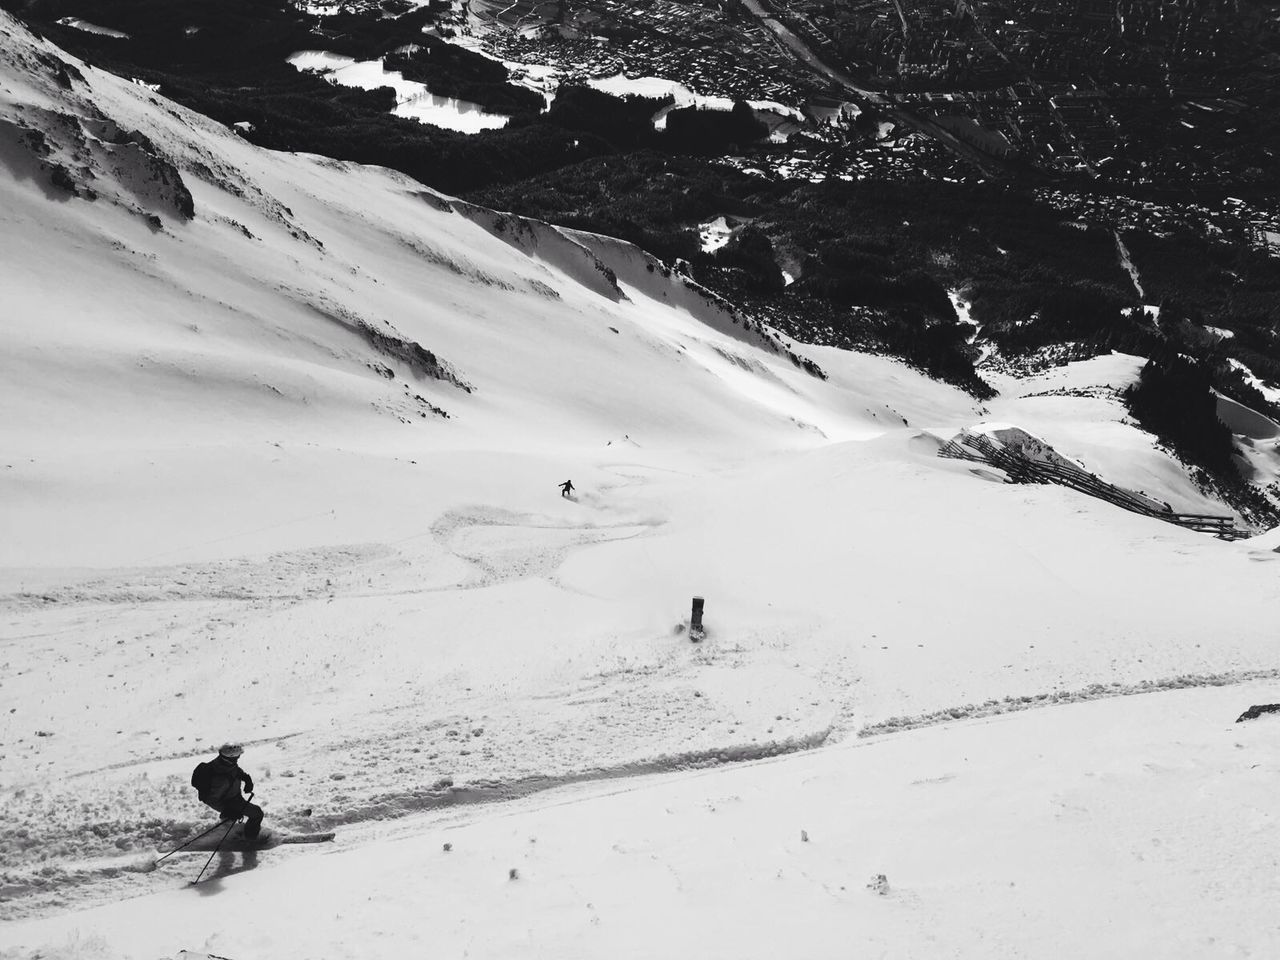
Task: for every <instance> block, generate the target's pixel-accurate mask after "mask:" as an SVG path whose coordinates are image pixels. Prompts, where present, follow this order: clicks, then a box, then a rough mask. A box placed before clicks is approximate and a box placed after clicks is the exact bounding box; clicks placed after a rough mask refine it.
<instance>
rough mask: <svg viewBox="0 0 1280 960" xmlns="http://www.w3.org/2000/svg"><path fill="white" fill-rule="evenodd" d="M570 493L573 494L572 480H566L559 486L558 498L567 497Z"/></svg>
mask: <svg viewBox="0 0 1280 960" xmlns="http://www.w3.org/2000/svg"><path fill="white" fill-rule="evenodd" d="M571 493H573V481H572V480H566V481H565V482H564V483H562V484H560V496H562V497H567V496H569V494H571Z"/></svg>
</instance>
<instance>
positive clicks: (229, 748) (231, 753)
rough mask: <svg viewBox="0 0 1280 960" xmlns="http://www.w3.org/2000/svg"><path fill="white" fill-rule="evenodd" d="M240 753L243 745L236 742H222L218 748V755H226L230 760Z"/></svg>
mask: <svg viewBox="0 0 1280 960" xmlns="http://www.w3.org/2000/svg"><path fill="white" fill-rule="evenodd" d="M242 753H244V747H242V746H240V744H238V743H224V744H223V745H222V746H220V747H219V748H218V756H220V757H227V758H229V759H231V760H234V759H236V757H238V756H240V755H241V754H242Z"/></svg>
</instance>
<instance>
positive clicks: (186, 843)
mask: <svg viewBox="0 0 1280 960" xmlns="http://www.w3.org/2000/svg"><path fill="white" fill-rule="evenodd" d="M220 826H222V821H221V820H219V821H218V822H217V823H215V824H214V825H213V826H212V827H210V828H209V829H208V830H206V831H204V832H203V833H200V834H197V835H196V836H194V837H192V838H191V839H190V840H183V841H182V843H180V844H178V846H176V847H174V848H173V849H172V850H170V851H169V852H168V853H166V854H165V855H164V856H163V857H159V858H157V859H156V866H159V865H160V864H162V863H164V862H165V861H166V860H168V859H169V858H170V857H172V856H173V855H174V854H175V853H177V852H178V851H179V850H185V849H186V848H187V847H189V846H191V844H193V843H195V842H196V841H197V840H199V839H200V838H201V837H207V836H208V835H209V834H211V833H213V831H215V830H217V829H218V828H219V827H220Z"/></svg>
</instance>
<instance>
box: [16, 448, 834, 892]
mask: <svg viewBox="0 0 1280 960" xmlns="http://www.w3.org/2000/svg"><path fill="white" fill-rule="evenodd" d="M618 476H619V477H621V478H622V481H623V484H624V485H629V484H634V483H643V477H642V476H641V475H640V474H636V473H633V474H630V475H628V474H626V473H623V472H621V471H619V472H618ZM662 523H663V521H662V520H660V519H653V518H650V519H646V520H643V521H641V522H620V523H616V524H612V525H605V526H596V525H594V524H592V523H590V522H583V523H578V524H574V523H568V522H564V521H563V520H560V519H556V518H551V517H539V516H531V515H522V514H517V513H514V512H511V511H508V510H504V509H500V508H496V507H486V506H480V505H477V506H472V507H464V508H459V509H455V510H451V511H448V512H446V513H445V514H444V515H442V516H441V517H440V518H439V519H438V520H437V521H436V522H435V523H434V524H432V526H431V529H430V534H429V537H428V540H429V544H428V545H427V546H426V547H425V548H424V547H423V546H422V545H421V543H420V540H421V538H415V537H410V538H407V539H406V540H404V541H402V542H401V543H400V544H399V545H397V546H395V547H393V546H387V545H375V544H366V545H349V546H343V547H337V548H323V549H310V550H301V551H295V552H284V553H278V554H273V555H271V556H269V557H266V558H264V559H237V560H228V561H218V562H212V563H200V564H180V565H175V566H170V567H157V568H144V569H138V570H121V571H115V572H113V573H110V574H104V575H100V576H97V577H93V578H91V579H86V580H79V581H75V582H72V583H66V584H62V585H57V586H51V587H49V588H47V589H43V590H39V591H19V592H16V593H12V594H9V595H7V596H3V597H0V615H5V616H17V617H20V618H21V622H23V623H28V624H32V623H33V624H35V625H37V626H36V629H34V630H31V631H30V632H27V633H24V634H23V635H22V637H21V638H22V639H27V640H30V639H32V638H37V637H43V638H51V639H55V638H61V639H64V640H65V639H66V638H67V637H68V636H69V635H76V634H82V635H83V638H82V639H80V640H79V641H78V646H79V647H80V648H81V649H82V650H83V651H84V655H83V658H82V659H81V658H76V660H77V661H78V663H79V666H80V667H81V669H84V670H85V672H86V676H87V677H88V676H92V675H93V674H94V673H96V672H97V671H98V669H99V665H98V661H99V660H100V659H101V658H102V657H104V656H105V657H109V656H110V655H111V653H112V652H113V647H115V646H117V645H118V646H120V647H123V648H127V649H133V648H137V647H139V646H147V647H150V646H153V645H154V646H155V647H156V649H157V650H158V651H160V652H161V653H162V656H163V655H165V654H166V653H167V654H170V655H172V654H173V653H174V652H175V651H178V650H181V649H186V648H190V647H193V646H197V645H199V644H202V643H203V644H208V643H210V642H214V643H217V642H218V638H220V637H229V636H230V635H231V633H233V632H235V633H239V634H241V635H243V634H245V633H246V632H247V631H249V630H250V629H251V627H250V624H251V623H254V622H255V621H256V622H261V621H263V620H269V619H270V618H271V617H273V616H277V615H279V614H280V613H281V612H282V611H291V612H294V613H299V611H305V610H307V609H310V608H314V607H315V606H325V605H328V604H331V603H333V602H334V600H335V599H342V600H347V601H360V600H378V599H386V598H392V597H412V596H414V595H423V594H432V593H447V592H451V591H472V590H498V589H501V588H503V587H506V586H509V585H512V584H516V583H520V582H522V581H528V580H541V581H545V582H547V583H548V584H551V585H552V586H553V587H557V588H558V587H559V585H558V582H557V579H556V572H557V570H558V569H559V567H560V565H561V564H562V563H563V562H564V560H565V558H566V557H567V556H569V555H570V554H571V553H572V552H573V551H575V550H578V549H581V548H583V547H589V546H593V545H597V544H601V543H607V542H610V541H617V540H623V539H631V538H636V537H642V536H645V535H646V534H648V533H650V532H651V531H653V530H655V529H658V528H660V527H661V525H662ZM446 558H454V559H456V560H457V561H458V562H459V564H458V568H450V569H449V572H447V573H445V572H440V570H441V561H442V560H443V559H446ZM423 566H425V567H426V568H427V574H428V575H427V576H426V577H425V580H426V582H425V583H419V584H418V585H414V586H409V585H408V583H407V581H415V580H418V579H419V575H420V574H421V573H422V567H423ZM459 568H462V571H463V572H462V573H461V575H459ZM432 571H436V573H435V575H434V576H433V575H432ZM566 589H567V588H566ZM300 615H305V614H300ZM140 625H146V626H149V627H150V629H144V630H141V631H138V632H132V633H131V635H128V637H127V639H125V636H126V635H127V634H130V632H131V631H137V628H138V627H139V626H140ZM268 632H269V631H268ZM117 634H119V635H120V637H121V638H120V639H117V640H116V641H115V643H114V644H107V645H106V646H105V647H104V646H103V645H102V643H101V638H102V637H103V636H104V635H105V636H106V637H113V636H116V635H117ZM676 639H678V640H679V641H680V643H681V644H682V645H683V646H684V647H686V648H688V649H690V650H691V656H690V657H689V658H687V659H683V658H682V660H681V661H679V662H675V663H666V664H661V663H657V664H655V663H638V662H637V663H633V662H632V661H630V660H629V659H628V658H627V657H626V656H625V655H622V656H617V657H615V658H614V662H615V666H614V667H613V668H612V669H606V670H604V671H602V672H600V673H598V674H597V675H595V676H594V677H588V678H585V679H576V680H570V682H569V683H568V685H567V686H564V685H562V686H561V688H560V689H558V690H557V689H555V688H551V689H549V690H546V691H543V692H539V693H536V694H534V695H532V697H531V698H530V699H528V700H524V701H523V702H517V703H515V704H514V705H513V706H512V709H510V710H509V711H503V710H502V709H501V707H500V706H499V705H496V704H493V703H490V704H488V705H486V708H485V709H484V712H483V714H482V715H476V714H474V713H472V712H470V711H467V712H465V713H463V714H461V715H459V714H457V713H451V712H444V713H440V712H438V711H436V710H433V709H432V704H431V703H425V704H424V703H423V702H422V701H421V700H420V699H419V698H417V697H410V698H408V699H407V700H404V699H401V700H400V701H399V702H396V698H395V697H394V696H389V697H386V698H383V697H379V706H378V707H377V708H375V709H373V710H372V711H370V712H369V713H368V714H367V715H366V717H365V719H364V721H363V722H362V723H361V725H360V730H359V735H358V736H348V737H341V736H338V737H337V738H336V742H335V734H334V731H331V730H324V729H321V730H300V731H298V730H294V731H288V732H283V733H280V734H278V735H271V736H266V737H263V738H261V740H259V741H258V742H257V743H253V742H250V743H249V744H248V746H249V748H250V750H251V751H252V752H253V754H259V755H260V754H261V752H262V750H263V749H264V748H268V747H269V748H270V750H271V751H272V752H274V753H276V754H277V755H278V756H281V757H282V758H284V760H287V766H285V767H284V768H283V769H282V768H281V767H280V766H278V765H277V764H275V763H269V765H266V766H264V767H257V766H256V765H255V764H254V763H249V764H247V766H249V767H250V768H251V769H255V768H256V771H257V772H256V774H255V775H256V777H257V783H258V784H259V785H260V789H261V788H263V787H268V788H269V793H270V796H271V804H270V805H269V806H268V816H269V820H270V822H271V823H273V824H275V825H277V826H281V827H283V828H284V829H287V830H294V831H307V830H311V829H322V828H332V827H334V826H339V825H343V824H351V823H359V822H362V821H368V820H382V819H387V818H396V817H401V816H404V815H406V814H412V813H417V812H421V811H426V810H434V809H439V808H445V807H452V806H456V805H459V804H474V803H487V802H493V801H500V800H509V799H513V798H516V797H522V796H527V795H529V794H531V793H535V792H539V791H542V790H546V789H549V788H552V787H556V786H561V785H565V784H571V783H580V782H584V781H593V780H600V779H614V778H618V777H628V776H639V775H644V774H651V773H657V772H662V771H670V770H678V769H689V768H694V767H699V766H705V765H709V764H719V763H728V762H737V761H742V760H750V759H756V758H759V757H765V756H774V755H778V754H784V753H788V752H793V751H795V750H802V749H808V748H811V747H814V746H817V745H819V744H821V743H823V742H824V741H825V740H826V739H827V737H828V736H829V734H830V733H831V726H830V725H829V723H828V724H823V723H822V722H821V718H820V717H819V718H817V719H815V718H814V717H812V716H811V715H809V714H807V713H806V712H805V711H803V710H799V711H796V713H797V719H798V722H797V723H792V724H788V723H786V722H785V721H783V719H782V717H781V716H779V718H778V720H779V722H778V726H779V728H785V729H787V731H788V732H787V733H785V734H780V735H779V736H776V737H763V738H756V737H749V736H746V735H739V734H738V733H737V724H736V723H732V722H730V723H725V722H723V718H722V717H719V716H717V714H716V708H715V707H714V706H713V704H712V700H711V699H710V698H708V697H703V696H702V695H701V693H699V692H697V691H693V692H692V694H693V695H692V696H689V695H686V696H683V697H677V696H673V693H675V690H676V689H678V688H679V687H680V686H682V685H683V684H684V683H685V681H686V680H687V679H688V678H687V676H685V679H684V680H682V675H687V673H688V670H689V668H690V667H692V668H693V669H694V670H697V669H699V668H700V667H702V666H705V665H706V664H708V663H709V662H711V661H712V660H714V659H715V658H716V657H717V656H718V654H716V653H714V652H713V648H712V647H711V645H709V644H708V645H706V646H703V647H690V645H688V643H687V641H685V640H683V639H680V638H676ZM43 652H45V651H44V649H43V648H42V647H40V646H36V647H31V648H27V649H26V650H25V651H24V654H25V656H26V657H28V658H30V659H29V660H28V661H27V662H28V663H30V662H34V661H36V660H38V659H39V657H40V655H41V654H42V653H43ZM730 656H732V655H730ZM233 659H234V658H233ZM17 666H18V670H17V672H18V674H19V675H21V674H22V673H23V672H24V668H23V666H21V665H20V664H17ZM70 668H71V664H70V663H69V662H68V663H67V664H66V666H65V669H70ZM103 669H105V668H103ZM107 675H108V676H111V675H112V674H110V673H108V674H107ZM86 682H89V681H86ZM673 682H674V683H675V684H676V685H677V688H673V687H672V683H673ZM195 685H196V684H192V686H195ZM176 695H178V696H181V695H182V694H181V693H179V694H176ZM388 701H389V703H388ZM708 728H710V732H709V733H708V732H707V731H708ZM673 729H674V730H675V731H677V732H676V733H675V734H674V735H673ZM771 729H772V728H771ZM679 731H688V733H683V734H682V733H680V732H679ZM144 732H145V731H144ZM59 735H61V736H65V735H66V732H65V731H57V732H53V731H51V732H50V733H49V736H50V737H54V736H59ZM21 739H22V738H19V743H20V742H21ZM159 739H160V738H158V737H157V738H155V740H156V741H158V740H159ZM179 739H182V738H179ZM682 740H683V741H685V742H686V744H687V746H686V747H685V748H683V749H681V748H680V747H679V744H680V742H681V741H682ZM37 743H39V741H37ZM673 745H674V748H673ZM177 746H178V749H170V750H165V749H163V747H162V746H160V745H159V744H157V743H155V742H154V741H148V740H146V739H145V738H144V740H143V742H142V743H141V744H138V745H137V746H136V747H135V749H134V751H133V753H134V757H133V759H131V760H126V761H122V762H117V763H113V764H109V765H104V766H93V767H90V768H88V769H83V770H80V771H78V772H75V773H72V774H70V775H65V771H63V773H64V777H63V779H61V780H50V779H46V777H47V776H48V774H51V773H53V771H52V770H42V769H40V768H39V766H38V762H37V763H36V764H31V765H28V764H25V763H23V762H22V758H20V757H14V756H12V755H11V756H10V757H9V758H0V768H3V769H4V770H5V774H6V779H7V780H8V781H9V782H10V783H13V781H14V780H15V779H17V780H19V781H20V785H18V786H16V787H15V788H14V789H12V790H9V791H6V795H5V797H4V799H5V803H6V819H5V823H4V824H3V825H0V853H2V854H3V859H4V861H5V867H4V869H3V870H2V871H0V903H3V907H0V916H19V915H23V916H25V915H33V914H37V915H38V914H41V913H44V912H46V911H50V910H57V909H63V908H65V907H66V906H67V905H68V904H70V903H77V904H79V903H82V902H85V903H87V902H95V901H98V900H100V899H110V898H114V897H118V896H121V895H126V894H125V893H124V892H123V891H124V890H125V889H127V890H128V891H129V895H132V894H134V893H137V892H139V891H138V890H137V889H136V888H137V887H138V886H142V887H143V888H146V889H152V888H155V886H156V885H160V886H163V885H164V884H165V883H167V882H169V881H168V880H167V879H166V874H165V873H164V872H163V871H161V872H160V873H157V874H156V875H155V876H154V877H151V876H148V872H149V864H150V862H151V857H150V855H149V854H148V853H146V852H144V851H150V850H154V849H157V848H161V847H166V846H172V845H173V844H175V843H177V842H180V841H181V840H182V839H184V838H186V837H188V836H190V835H192V834H193V833H194V832H197V831H198V830H199V829H203V827H204V825H205V821H203V820H201V819H200V818H199V813H200V811H201V810H202V809H203V808H201V807H199V806H198V805H196V804H194V803H193V800H192V797H191V791H190V787H189V785H188V784H187V782H186V773H187V772H188V771H187V767H188V766H190V765H192V764H193V763H194V762H195V760H196V759H199V758H200V757H201V756H202V754H191V753H187V752H184V751H183V750H182V749H181V746H180V745H177ZM158 747H159V749H157V748H158ZM15 761H16V762H15ZM175 765H176V767H177V768H178V769H179V770H180V771H181V772H179V773H173V772H169V771H171V770H172V769H173V768H174V767H175ZM157 766H159V767H160V768H162V769H163V770H164V772H163V773H157V772H154V771H155V770H156V768H157ZM32 774H37V775H36V776H32ZM39 774H44V776H40V775H39ZM335 781H337V782H335ZM344 781H345V782H344ZM317 797H323V798H324V799H325V803H326V806H325V809H324V810H323V811H317V813H316V814H315V815H310V814H305V813H304V812H303V811H304V810H305V809H307V807H306V805H308V804H309V803H311V802H312V799H313V798H317ZM279 855H280V853H279V852H278V851H273V852H272V856H273V857H277V856H279ZM224 861H226V858H225V857H224ZM247 866H252V863H249V864H247ZM245 868H246V866H245V865H237V864H236V863H234V862H231V861H226V862H223V863H221V864H220V867H219V869H220V870H221V872H222V874H226V873H228V872H236V871H237V870H239V869H245Z"/></svg>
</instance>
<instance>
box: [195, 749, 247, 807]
mask: <svg viewBox="0 0 1280 960" xmlns="http://www.w3.org/2000/svg"><path fill="white" fill-rule="evenodd" d="M241 783H243V784H244V785H245V789H247V790H248V791H249V792H250V793H252V792H253V778H251V777H250V776H249V775H248V774H247V773H245V772H244V771H243V770H241V769H240V766H239V765H238V764H237V763H236V762H235V761H234V760H230V759H228V758H226V757H221V756H219V757H215V758H214V759H213V760H208V761H206V762H205V763H202V764H199V765H198V766H197V767H196V768H195V770H193V771H192V773H191V785H192V786H193V787H195V788H196V791H197V792H198V793H199V794H200V800H201V801H202V802H203V803H207V804H208V805H209V806H211V807H213V808H214V809H215V810H220V809H222V808H223V807H224V806H226V805H227V804H228V803H233V802H235V801H237V800H239V799H240V784H241Z"/></svg>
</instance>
